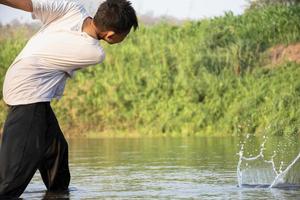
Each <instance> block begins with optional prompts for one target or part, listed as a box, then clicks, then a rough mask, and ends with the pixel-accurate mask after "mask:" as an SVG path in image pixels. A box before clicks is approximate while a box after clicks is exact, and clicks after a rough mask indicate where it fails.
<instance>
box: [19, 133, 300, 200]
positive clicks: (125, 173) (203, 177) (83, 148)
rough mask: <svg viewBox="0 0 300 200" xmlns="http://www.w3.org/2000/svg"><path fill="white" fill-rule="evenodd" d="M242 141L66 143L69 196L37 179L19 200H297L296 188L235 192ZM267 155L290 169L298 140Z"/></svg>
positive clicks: (254, 145) (255, 145)
mask: <svg viewBox="0 0 300 200" xmlns="http://www.w3.org/2000/svg"><path fill="white" fill-rule="evenodd" d="M241 141H243V138H237V137H197V138H196V137H195V138H193V137H191V138H151V139H149V138H145V139H76V140H74V139H73V140H69V147H70V170H71V175H72V181H71V186H70V192H69V193H68V194H46V193H45V187H44V185H43V183H42V181H41V179H40V176H39V174H38V173H37V174H36V175H35V177H34V179H33V180H32V182H31V184H30V185H29V186H28V188H27V189H26V191H25V193H24V194H23V196H22V197H23V198H24V199H43V198H44V199H58V198H59V199H158V198H159V199H186V198H190V199H214V200H215V199H249V200H250V199H281V200H282V199H283V200H284V199H299V197H300V190H299V189H297V188H296V189H295V188H293V189H289V188H285V189H275V188H274V189H270V188H266V187H264V188H253V187H244V188H239V187H237V185H238V181H237V163H238V160H239V157H238V155H237V153H238V152H239V150H240V146H241V144H240V143H241ZM282 142H284V143H282ZM260 143H261V139H257V140H255V141H251V142H250V143H249V144H251V145H248V146H247V147H245V148H248V149H249V152H250V153H249V152H248V153H249V154H251V155H252V154H255V153H256V152H259V147H260ZM283 144H284V145H283ZM278 146H282V147H280V148H278ZM266 149H267V150H266V154H268V152H274V151H278V159H279V160H283V161H284V162H286V163H288V162H290V160H292V159H293V158H294V157H295V156H296V155H297V154H298V153H299V150H300V144H299V142H298V139H297V138H291V139H287V140H286V141H283V139H282V138H277V139H276V138H275V139H272V142H270V143H268V144H267V145H266ZM283 154H285V156H284V155H283ZM270 155H271V153H270Z"/></svg>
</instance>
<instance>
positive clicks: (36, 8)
mask: <svg viewBox="0 0 300 200" xmlns="http://www.w3.org/2000/svg"><path fill="white" fill-rule="evenodd" d="M31 1H32V7H33V12H32V17H33V19H39V20H40V21H41V22H42V23H43V24H48V23H50V22H53V21H55V20H56V19H59V18H61V17H62V16H64V15H66V14H67V13H68V12H71V11H72V10H74V9H76V7H78V4H77V3H76V1H70V0H31Z"/></svg>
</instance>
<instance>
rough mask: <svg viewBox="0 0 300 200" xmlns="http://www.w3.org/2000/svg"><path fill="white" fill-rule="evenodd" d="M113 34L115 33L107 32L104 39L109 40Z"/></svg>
mask: <svg viewBox="0 0 300 200" xmlns="http://www.w3.org/2000/svg"><path fill="white" fill-rule="evenodd" d="M115 34H116V33H115V32H114V31H107V32H106V36H105V37H106V39H107V40H111V39H112V37H113V36H114V35H115Z"/></svg>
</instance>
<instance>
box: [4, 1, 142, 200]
mask: <svg viewBox="0 0 300 200" xmlns="http://www.w3.org/2000/svg"><path fill="white" fill-rule="evenodd" d="M0 3H1V4H4V5H7V6H11V7H14V8H18V9H21V10H24V11H28V12H31V13H32V16H33V17H34V18H38V19H39V20H41V22H42V24H43V26H42V27H41V29H40V30H39V31H38V32H37V33H36V34H35V35H34V36H33V37H32V38H31V39H30V40H29V41H28V43H27V44H26V46H25V48H24V49H23V50H22V52H21V53H20V54H19V55H18V56H17V58H16V59H15V60H14V62H13V63H12V65H11V66H10V68H9V69H8V71H7V73H6V76H5V81H4V85H3V99H4V101H5V103H6V104H7V105H8V106H9V112H8V116H7V119H6V121H5V124H4V130H3V138H2V145H1V149H0V199H5V198H15V197H19V196H20V195H21V194H22V193H23V191H24V190H25V189H26V187H27V185H28V184H29V182H30V180H31V178H32V177H33V175H34V174H35V172H36V170H37V169H38V170H39V171H40V173H41V176H42V179H43V182H44V184H45V185H46V187H47V189H48V191H64V190H67V189H68V186H69V182H70V173H69V165H68V144H67V142H66V140H65V138H64V136H63V133H62V132H61V129H60V127H59V124H58V122H57V119H56V117H55V114H54V113H53V111H52V109H51V106H50V101H51V100H52V99H54V98H58V99H59V98H61V96H62V94H63V90H64V86H65V82H66V79H67V78H68V77H72V76H73V75H74V72H75V71H76V70H79V69H82V68H85V67H87V66H90V65H94V64H97V63H101V62H102V61H103V59H104V51H103V49H102V47H101V46H100V45H99V40H104V41H106V42H108V43H109V44H115V43H119V42H122V41H123V40H124V38H125V37H126V36H127V35H128V33H129V32H130V30H131V29H132V28H134V30H135V29H137V27H138V21H137V17H136V13H135V10H134V9H133V7H132V6H131V3H130V2H128V1H127V0H107V1H105V2H104V3H102V4H101V5H100V7H99V9H98V11H97V13H96V15H95V16H94V18H92V17H90V16H89V15H88V13H87V11H86V10H85V9H84V7H83V6H82V5H81V4H80V3H78V2H76V1H68V0H0Z"/></svg>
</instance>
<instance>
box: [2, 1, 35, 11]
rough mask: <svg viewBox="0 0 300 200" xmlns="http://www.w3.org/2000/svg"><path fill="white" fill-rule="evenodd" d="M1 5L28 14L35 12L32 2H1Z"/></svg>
mask: <svg viewBox="0 0 300 200" xmlns="http://www.w3.org/2000/svg"><path fill="white" fill-rule="evenodd" d="M0 4H3V5H6V6H9V7H12V8H17V9H20V10H24V11H27V12H32V11H33V7H32V2H31V0H0Z"/></svg>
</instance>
